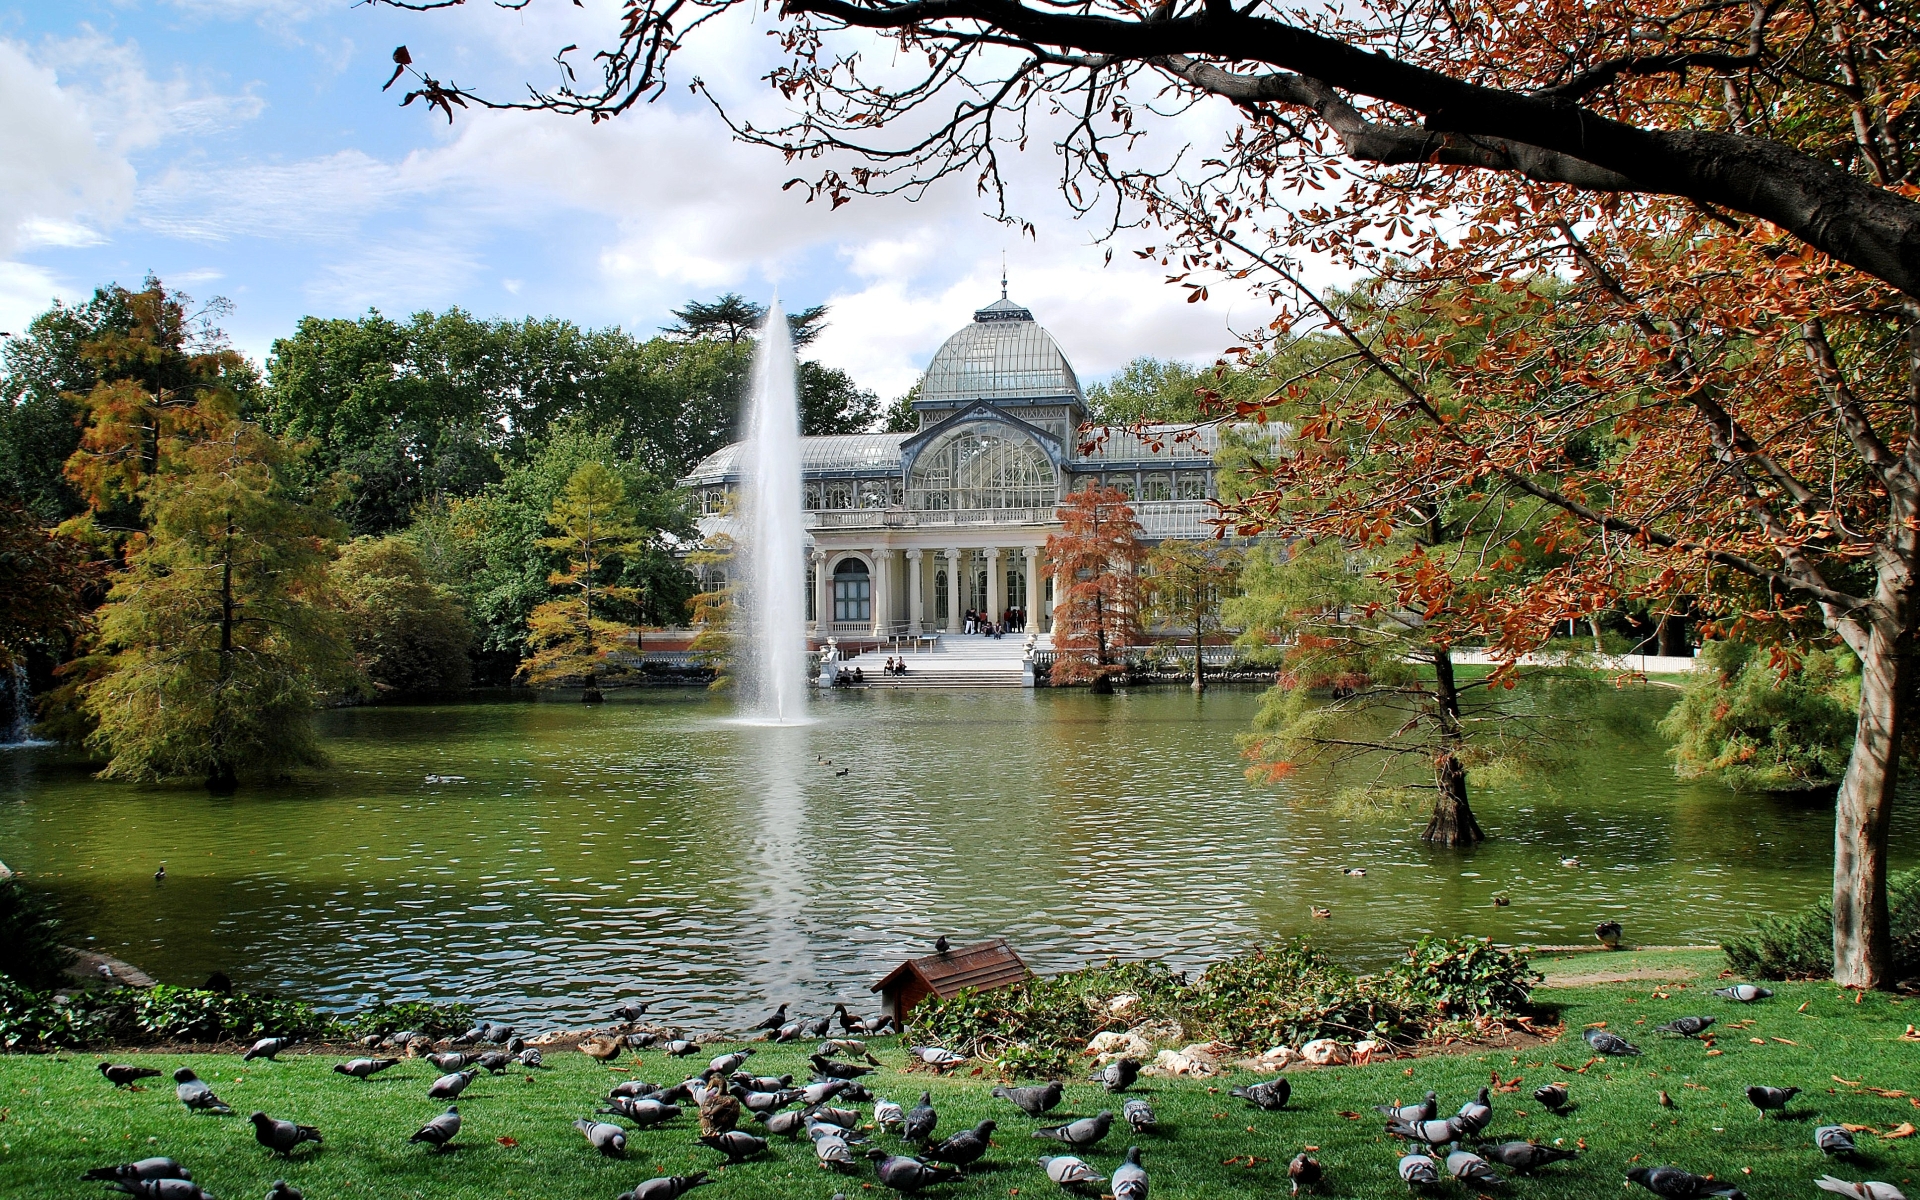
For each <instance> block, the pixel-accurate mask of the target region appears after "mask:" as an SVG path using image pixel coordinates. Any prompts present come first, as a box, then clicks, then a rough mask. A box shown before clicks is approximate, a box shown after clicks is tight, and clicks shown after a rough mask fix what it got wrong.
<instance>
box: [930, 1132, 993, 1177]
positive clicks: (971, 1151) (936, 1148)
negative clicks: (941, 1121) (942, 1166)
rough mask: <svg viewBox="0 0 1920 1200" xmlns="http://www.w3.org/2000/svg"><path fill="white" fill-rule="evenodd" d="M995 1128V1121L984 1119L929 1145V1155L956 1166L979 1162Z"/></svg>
mask: <svg viewBox="0 0 1920 1200" xmlns="http://www.w3.org/2000/svg"><path fill="white" fill-rule="evenodd" d="M994 1128H995V1123H994V1122H992V1121H982V1122H980V1123H979V1124H978V1125H975V1126H974V1127H973V1128H972V1129H962V1130H961V1131H960V1132H958V1133H955V1134H951V1135H949V1136H948V1137H946V1138H945V1139H943V1140H941V1141H939V1142H935V1143H934V1144H933V1145H931V1146H928V1147H927V1151H926V1154H927V1157H928V1158H930V1159H932V1160H933V1161H934V1162H943V1163H949V1164H951V1165H953V1166H956V1167H964V1166H967V1165H969V1164H971V1163H975V1162H978V1161H979V1160H980V1156H981V1155H983V1154H985V1153H986V1152H987V1146H988V1144H989V1139H991V1138H992V1137H993V1131H994Z"/></svg>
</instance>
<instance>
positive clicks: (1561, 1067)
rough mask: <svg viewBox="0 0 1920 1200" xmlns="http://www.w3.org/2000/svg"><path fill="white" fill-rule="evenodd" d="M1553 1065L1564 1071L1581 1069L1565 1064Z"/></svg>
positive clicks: (1557, 1063)
mask: <svg viewBox="0 0 1920 1200" xmlns="http://www.w3.org/2000/svg"><path fill="white" fill-rule="evenodd" d="M1553 1065H1554V1066H1556V1067H1559V1068H1560V1069H1561V1070H1562V1071H1578V1070H1579V1069H1580V1068H1579V1067H1575V1066H1569V1065H1568V1064H1566V1063H1563V1062H1556V1063H1554V1064H1553Z"/></svg>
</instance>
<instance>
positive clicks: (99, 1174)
mask: <svg viewBox="0 0 1920 1200" xmlns="http://www.w3.org/2000/svg"><path fill="white" fill-rule="evenodd" d="M80 1178H81V1179H83V1180H87V1179H99V1180H111V1179H128V1180H138V1179H192V1178H193V1172H192V1171H189V1170H187V1169H186V1168H185V1167H183V1166H181V1165H180V1164H179V1163H177V1162H175V1161H173V1160H172V1159H170V1158H143V1159H141V1160H140V1161H139V1162H130V1163H119V1164H117V1165H115V1166H111V1167H95V1168H93V1169H92V1170H91V1171H88V1172H87V1173H86V1174H85V1175H82V1176H81V1177H80Z"/></svg>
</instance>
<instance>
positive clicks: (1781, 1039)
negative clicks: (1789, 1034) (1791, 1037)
mask: <svg viewBox="0 0 1920 1200" xmlns="http://www.w3.org/2000/svg"><path fill="white" fill-rule="evenodd" d="M1773 1040H1774V1041H1776V1042H1779V1043H1780V1044H1781V1045H1783V1046H1798V1045H1799V1044H1800V1043H1799V1042H1790V1041H1788V1040H1787V1039H1786V1038H1783V1037H1777V1038H1775V1039H1773Z"/></svg>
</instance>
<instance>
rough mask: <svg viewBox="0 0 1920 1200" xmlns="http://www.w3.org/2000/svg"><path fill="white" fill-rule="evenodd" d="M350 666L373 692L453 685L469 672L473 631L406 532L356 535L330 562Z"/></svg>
mask: <svg viewBox="0 0 1920 1200" xmlns="http://www.w3.org/2000/svg"><path fill="white" fill-rule="evenodd" d="M331 573H332V576H333V588H334V592H335V594H336V595H338V597H339V599H340V605H341V609H342V615H343V618H344V620H343V623H344V625H345V630H344V632H345V635H346V637H347V640H348V641H349V643H350V644H351V645H352V647H353V659H354V666H355V668H356V669H357V670H358V671H359V672H360V674H361V676H362V677H363V678H364V679H365V680H366V683H367V685H368V686H369V687H370V688H372V690H373V691H374V692H376V693H380V694H400V695H406V694H408V693H420V692H444V691H455V690H458V689H460V688H464V687H466V686H467V684H468V682H469V681H470V679H471V677H472V670H471V666H470V664H469V662H468V660H467V651H468V649H469V648H470V647H471V645H472V643H473V629H472V626H470V625H469V624H468V623H467V615H466V612H465V611H464V609H463V608H462V606H461V604H460V598H459V597H458V596H457V595H455V594H454V592H453V590H452V589H451V588H448V587H446V586H445V585H443V584H440V583H437V582H435V581H434V579H433V578H432V576H431V575H429V574H428V572H427V567H426V564H425V563H423V562H422V561H421V559H420V552H419V551H418V550H417V549H416V548H415V546H414V543H413V542H412V541H411V540H409V539H408V538H405V537H385V538H356V539H355V540H354V541H352V542H350V543H348V544H347V545H346V546H345V547H344V548H342V550H341V552H340V557H339V558H337V559H335V560H334V562H333V567H332V571H331Z"/></svg>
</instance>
